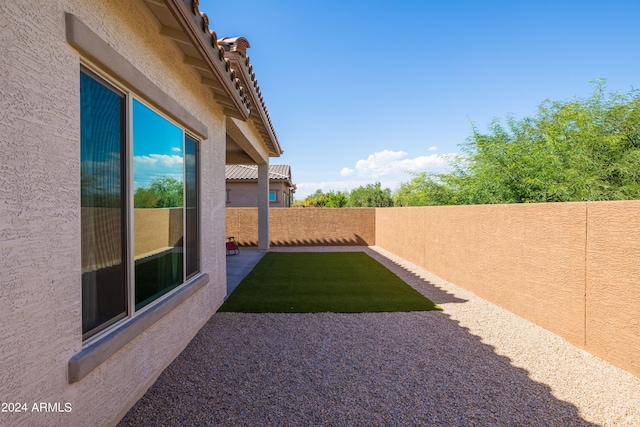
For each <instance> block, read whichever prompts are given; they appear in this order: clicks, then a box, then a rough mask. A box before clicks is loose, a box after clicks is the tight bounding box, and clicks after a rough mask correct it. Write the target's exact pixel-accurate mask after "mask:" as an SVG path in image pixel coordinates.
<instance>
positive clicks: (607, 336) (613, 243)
mask: <svg viewBox="0 0 640 427" xmlns="http://www.w3.org/2000/svg"><path fill="white" fill-rule="evenodd" d="M638 212H640V202H639V201H630V202H597V203H549V204H519V205H484V206H444V207H416V208H381V209H377V210H376V244H377V245H378V246H380V247H383V248H384V249H387V250H389V251H391V252H393V253H395V254H396V255H398V256H401V257H403V258H405V259H407V260H408V261H411V262H413V263H415V264H417V265H419V266H421V267H423V268H425V269H426V270H429V271H431V272H433V273H434V274H437V275H438V276H440V277H443V278H444V279H446V280H449V281H451V282H453V283H456V284H457V285H459V286H462V287H464V288H466V289H468V290H470V291H472V292H474V293H475V294H477V295H479V296H481V297H483V298H485V299H487V300H489V301H491V302H493V303H495V304H498V305H500V306H502V307H504V308H506V309H508V310H510V311H512V312H514V313H516V314H518V315H519V316H522V317H524V318H526V319H528V320H530V321H532V322H534V323H536V324H538V325H540V326H542V327H544V328H546V329H548V330H550V331H552V332H554V333H556V334H558V335H560V336H561V337H563V338H565V339H567V340H568V341H569V342H571V343H572V344H574V345H576V346H578V347H581V348H584V349H586V350H587V351H589V352H591V353H593V354H596V355H598V356H600V357H603V358H604V359H605V360H607V361H608V362H610V363H612V364H614V365H616V366H619V367H621V368H623V369H626V370H628V371H629V372H631V373H633V374H635V375H638V376H640V311H639V310H638V309H637V307H638V302H640V299H639V297H638V295H639V294H640V284H639V282H638V280H637V278H638V273H640V267H638V259H640V215H639V214H638Z"/></svg>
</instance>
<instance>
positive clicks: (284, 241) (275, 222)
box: [227, 208, 376, 246]
mask: <svg viewBox="0 0 640 427" xmlns="http://www.w3.org/2000/svg"><path fill="white" fill-rule="evenodd" d="M375 212H376V211H375V209H373V208H350V209H349V208H346V209H320V208H274V209H270V210H269V241H270V243H271V245H273V246H315V245H351V246H353V245H362V246H372V245H375ZM227 236H234V237H235V238H236V240H237V241H238V242H239V243H240V245H244V246H257V244H258V210H257V209H256V208H227Z"/></svg>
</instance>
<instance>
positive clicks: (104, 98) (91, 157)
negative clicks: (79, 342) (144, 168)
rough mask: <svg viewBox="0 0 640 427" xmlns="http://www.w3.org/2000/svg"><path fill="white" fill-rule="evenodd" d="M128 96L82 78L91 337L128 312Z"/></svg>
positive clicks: (85, 279)
mask: <svg viewBox="0 0 640 427" xmlns="http://www.w3.org/2000/svg"><path fill="white" fill-rule="evenodd" d="M125 102H126V100H125V97H124V96H123V95H122V94H121V93H119V92H117V91H116V90H114V89H113V88H111V87H109V86H108V85H107V84H106V83H105V82H102V81H101V80H100V79H99V78H98V77H96V76H93V75H91V74H90V73H89V72H85V71H84V70H83V71H82V72H81V73H80V158H81V160H82V163H81V168H80V174H81V175H80V183H81V187H80V188H81V206H82V209H81V223H82V333H83V337H85V338H87V337H89V336H91V335H93V334H95V333H96V332H99V331H101V330H103V329H105V328H106V327H108V326H109V325H111V324H113V323H115V322H116V321H118V320H119V319H122V318H123V317H124V316H125V315H126V312H127V293H126V268H125V263H124V257H125V256H124V254H125V253H126V251H125V244H124V242H125V238H124V227H123V225H122V224H123V218H124V195H125V191H124V190H125V189H124V188H123V186H122V185H121V175H122V171H123V170H124V168H123V161H122V158H123V153H124V147H125V126H124V124H125V122H126V121H125V118H124V115H125V108H126V107H125Z"/></svg>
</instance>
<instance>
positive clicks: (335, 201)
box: [300, 182, 393, 208]
mask: <svg viewBox="0 0 640 427" xmlns="http://www.w3.org/2000/svg"><path fill="white" fill-rule="evenodd" d="M300 204H301V205H303V206H315V207H325V208H345V207H353V208H356V207H385V206H393V198H392V197H391V189H389V188H385V189H382V188H381V184H380V183H379V182H376V183H375V184H367V185H366V186H360V187H358V188H355V189H353V190H351V192H348V193H347V192H343V191H329V192H328V193H323V192H322V190H316V192H315V193H313V194H312V195H310V196H308V197H306V198H305V199H304V201H303V202H302V203H300Z"/></svg>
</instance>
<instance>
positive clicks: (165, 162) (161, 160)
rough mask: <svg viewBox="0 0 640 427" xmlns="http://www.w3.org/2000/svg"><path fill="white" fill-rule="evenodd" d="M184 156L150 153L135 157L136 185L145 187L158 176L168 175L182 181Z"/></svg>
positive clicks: (136, 186)
mask: <svg viewBox="0 0 640 427" xmlns="http://www.w3.org/2000/svg"><path fill="white" fill-rule="evenodd" d="M183 162H184V158H183V157H182V156H178V155H175V154H174V155H167V154H149V155H146V156H134V157H133V171H134V187H135V188H138V187H141V186H142V187H144V186H147V185H149V183H150V182H151V181H152V180H153V179H154V178H157V177H160V176H168V177H172V178H176V179H178V180H180V181H182V175H183V172H182V168H183V166H182V165H183Z"/></svg>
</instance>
